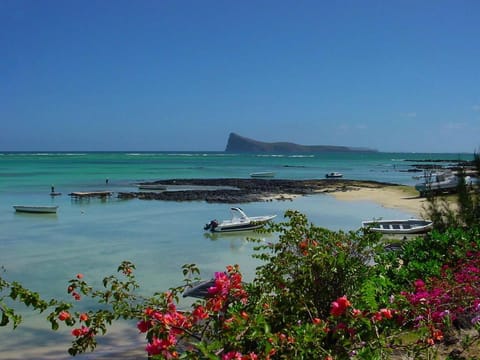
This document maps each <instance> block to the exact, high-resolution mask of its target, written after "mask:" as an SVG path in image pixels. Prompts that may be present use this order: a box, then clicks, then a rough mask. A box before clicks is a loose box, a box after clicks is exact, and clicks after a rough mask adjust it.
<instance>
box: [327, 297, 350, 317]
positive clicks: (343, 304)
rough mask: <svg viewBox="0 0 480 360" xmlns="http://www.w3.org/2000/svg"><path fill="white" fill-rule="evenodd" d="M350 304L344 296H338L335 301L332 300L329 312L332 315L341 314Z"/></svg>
mask: <svg viewBox="0 0 480 360" xmlns="http://www.w3.org/2000/svg"><path fill="white" fill-rule="evenodd" d="M351 305H352V304H351V303H350V301H348V299H347V297H346V296H342V297H339V298H338V299H337V300H336V301H334V302H332V305H331V308H330V314H331V315H333V316H341V315H343V314H344V313H345V310H347V308H348V307H349V306H351Z"/></svg>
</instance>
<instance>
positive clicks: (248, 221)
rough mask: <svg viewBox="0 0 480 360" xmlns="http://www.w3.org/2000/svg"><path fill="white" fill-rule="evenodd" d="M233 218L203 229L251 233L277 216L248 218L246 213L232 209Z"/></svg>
mask: <svg viewBox="0 0 480 360" xmlns="http://www.w3.org/2000/svg"><path fill="white" fill-rule="evenodd" d="M230 212H231V213H232V218H231V219H230V220H223V221H222V222H219V221H218V220H212V221H210V222H209V223H208V224H206V225H205V227H204V228H203V229H204V230H210V231H211V232H232V231H249V230H255V229H258V228H261V227H262V226H264V225H265V224H266V223H267V222H268V221H270V220H272V219H273V218H275V217H276V216H277V215H264V216H251V217H249V216H247V215H246V214H245V212H244V211H243V210H242V209H240V208H238V207H232V208H231V209H230Z"/></svg>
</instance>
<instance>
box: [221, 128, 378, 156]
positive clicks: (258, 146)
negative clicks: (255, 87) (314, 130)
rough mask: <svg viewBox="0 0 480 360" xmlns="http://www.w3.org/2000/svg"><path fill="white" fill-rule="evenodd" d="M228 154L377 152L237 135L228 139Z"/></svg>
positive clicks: (226, 149) (367, 149) (366, 149)
mask: <svg viewBox="0 0 480 360" xmlns="http://www.w3.org/2000/svg"><path fill="white" fill-rule="evenodd" d="M225 152H227V153H284V154H285V153H319V152H377V150H375V149H369V148H358V147H348V146H334V145H299V144H294V143H290V142H272V143H268V142H263V141H258V140H253V139H249V138H246V137H243V136H240V135H238V134H235V133H230V136H229V137H228V142H227V147H226V148H225Z"/></svg>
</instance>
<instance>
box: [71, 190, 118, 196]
mask: <svg viewBox="0 0 480 360" xmlns="http://www.w3.org/2000/svg"><path fill="white" fill-rule="evenodd" d="M112 194H113V193H112V192H111V191H74V192H72V193H70V194H68V195H70V196H72V197H75V198H91V197H99V198H105V197H109V196H111V195H112Z"/></svg>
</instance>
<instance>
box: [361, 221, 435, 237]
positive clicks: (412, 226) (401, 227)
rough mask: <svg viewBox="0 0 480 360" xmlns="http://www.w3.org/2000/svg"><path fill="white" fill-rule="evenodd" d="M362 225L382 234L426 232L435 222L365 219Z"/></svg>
mask: <svg viewBox="0 0 480 360" xmlns="http://www.w3.org/2000/svg"><path fill="white" fill-rule="evenodd" d="M362 226H363V227H365V228H369V229H370V230H371V231H374V232H378V233H381V234H392V235H394V234H400V235H408V234H424V233H426V232H429V231H430V230H431V229H432V228H433V222H432V221H430V220H418V219H409V220H379V221H363V222H362Z"/></svg>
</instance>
